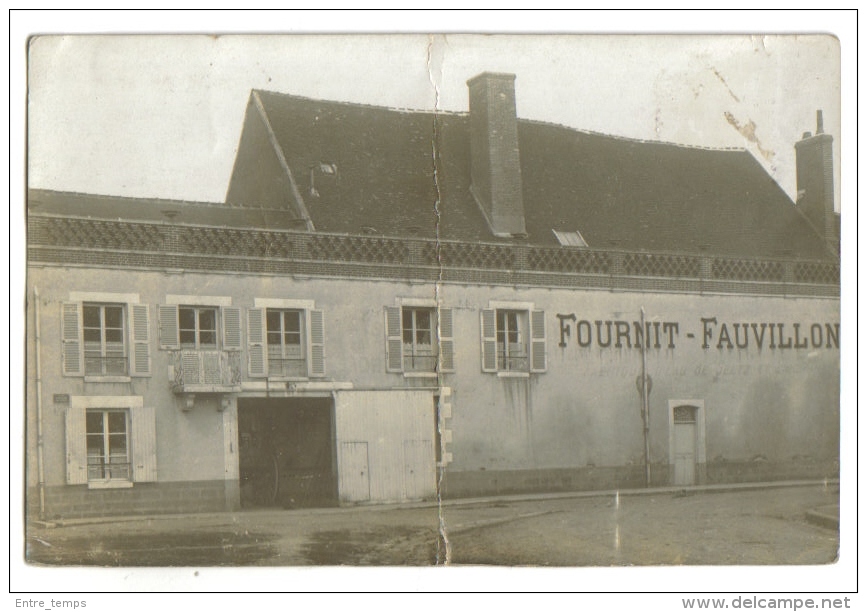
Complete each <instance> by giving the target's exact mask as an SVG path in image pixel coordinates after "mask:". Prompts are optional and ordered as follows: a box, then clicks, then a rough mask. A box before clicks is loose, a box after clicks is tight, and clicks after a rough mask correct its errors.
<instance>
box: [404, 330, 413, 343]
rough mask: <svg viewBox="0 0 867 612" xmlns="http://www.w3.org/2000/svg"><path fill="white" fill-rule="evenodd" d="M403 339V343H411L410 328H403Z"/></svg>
mask: <svg viewBox="0 0 867 612" xmlns="http://www.w3.org/2000/svg"><path fill="white" fill-rule="evenodd" d="M403 341H404V343H405V344H412V329H405V330H403Z"/></svg>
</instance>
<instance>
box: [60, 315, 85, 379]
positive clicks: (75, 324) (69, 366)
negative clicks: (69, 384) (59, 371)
mask: <svg viewBox="0 0 867 612" xmlns="http://www.w3.org/2000/svg"><path fill="white" fill-rule="evenodd" d="M60 338H61V342H62V346H61V354H62V357H61V359H62V360H63V375H64V376H84V342H83V339H82V329H81V304H79V303H72V302H67V303H64V304H63V305H62V312H61V318H60Z"/></svg>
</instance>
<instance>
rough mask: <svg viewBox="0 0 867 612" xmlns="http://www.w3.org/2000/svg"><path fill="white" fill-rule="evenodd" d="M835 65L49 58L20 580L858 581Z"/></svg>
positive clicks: (142, 47)
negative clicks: (510, 575) (477, 573)
mask: <svg viewBox="0 0 867 612" xmlns="http://www.w3.org/2000/svg"><path fill="white" fill-rule="evenodd" d="M840 54H841V51H840V42H839V40H838V39H837V38H835V37H834V36H830V35H826V34H810V35H785V34H775V35H708V34H705V35H577V34H576V35H554V34H534V35H521V34H501V35H478V34H365V35H362V34H343V35H338V34H330V35H301V34H298V35H241V34H225V35H214V36H208V35H168V34H164V35H158V34H148V35H137V36H133V35H54V34H51V35H36V36H33V37H31V38H30V39H29V45H28V63H27V78H28V92H27V93H28V104H27V120H28V131H27V139H28V140H27V146H28V150H27V153H28V156H27V192H26V220H27V228H26V229H27V252H26V256H27V262H26V265H27V277H26V304H27V310H26V402H25V404H26V405H25V412H26V416H25V419H24V420H25V422H26V431H25V434H26V437H25V446H24V454H25V464H26V465H25V468H26V469H25V482H24V483H23V487H22V488H23V490H24V502H25V526H24V530H25V552H24V556H25V559H26V563H27V564H29V565H32V566H34V567H44V566H50V567H58V566H59V567H69V566H86V567H100V568H102V567H212V566H225V567H251V566H252V567H271V568H273V567H296V566H308V565H316V566H401V567H403V566H420V567H426V566H442V565H447V566H457V567H460V566H508V567H513V566H532V567H611V566H614V567H622V566H677V567H680V566H708V565H710V566H779V565H784V566H825V565H828V564H834V563H835V562H837V560H838V554H839V547H840V518H839V517H840V471H841V455H840V448H841V442H840V437H841V401H840V361H841V359H840V346H841V343H843V342H844V336H845V337H848V336H849V335H851V332H850V331H849V330H847V329H845V328H842V329H841V309H840V304H841V302H840V295H841V276H840V264H841V261H840V252H841V250H840V243H841V238H840V237H841V218H845V217H841V215H845V214H846V213H845V212H841V208H845V207H846V206H849V205H850V204H851V203H846V205H845V206H843V205H841V192H842V191H841V183H840V156H841V153H840V151H841V150H840V146H839V144H840V138H841V114H840V95H841V94H840V82H841V72H840ZM14 205H15V203H14V202H13V206H14Z"/></svg>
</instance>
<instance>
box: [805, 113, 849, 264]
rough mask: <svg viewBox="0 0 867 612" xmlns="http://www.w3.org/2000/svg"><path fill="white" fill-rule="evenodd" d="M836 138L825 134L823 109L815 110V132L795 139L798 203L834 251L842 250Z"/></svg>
mask: <svg viewBox="0 0 867 612" xmlns="http://www.w3.org/2000/svg"><path fill="white" fill-rule="evenodd" d="M833 144H834V139H833V137H831V135H830V134H825V130H824V127H823V125H822V111H816V134H815V135H811V134H810V132H804V135H803V137H802V139H801V140H800V141H798V142H796V143H795V155H796V167H797V174H798V201H797V205H798V208H799V209H800V210H801V212H803V213H804V216H805V217H806V218H807V220H808V221H809V222H810V223H811V224H812V225H813V227H814V228H815V230H816V231H817V232H819V234H820V235H821V236H822V238H823V239H824V240H825V244H826V245H827V246H828V247H829V248H830V249H831V250H832V251H833V252H835V253H839V252H840V245H839V238H838V235H837V229H836V216H835V214H834V158H833V150H832V146H833Z"/></svg>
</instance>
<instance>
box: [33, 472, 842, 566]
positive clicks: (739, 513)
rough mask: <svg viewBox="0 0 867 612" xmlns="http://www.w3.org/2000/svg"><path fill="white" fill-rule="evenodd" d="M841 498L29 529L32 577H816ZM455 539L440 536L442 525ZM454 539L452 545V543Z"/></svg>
mask: <svg viewBox="0 0 867 612" xmlns="http://www.w3.org/2000/svg"><path fill="white" fill-rule="evenodd" d="M838 491H839V489H838V487H837V486H836V485H829V486H823V485H810V486H798V487H782V488H766V489H765V488H760V489H753V490H743V491H716V492H685V491H677V490H666V491H657V492H654V493H652V494H647V493H645V494H642V495H635V494H629V493H623V494H621V495H619V496H618V495H615V494H606V495H597V496H578V497H569V498H563V497H552V498H528V499H512V498H508V499H507V498H504V499H495V498H489V499H484V500H472V501H461V502H452V503H448V504H446V505H444V506H443V507H442V512H441V513H440V511H439V510H438V509H437V507H436V506H435V505H423V504H416V505H411V506H388V507H359V508H341V509H336V508H335V509H321V510H268V511H251V512H239V513H224V514H207V515H188V516H172V517H149V518H140V519H134V520H130V519H124V520H111V521H109V520H102V521H87V522H70V523H67V524H60V525H58V526H54V527H47V526H39V525H34V526H32V527H31V528H30V529H29V530H28V533H27V539H26V541H27V556H28V559H29V561H30V562H32V563H41V564H52V565H53V564H64V565H67V564H70V565H105V566H215V565H223V566H242V565H243V566H256V565H260V566H284V565H293V566H294V565H434V564H445V563H451V564H455V565H458V564H491V565H539V566H609V565H669V564H673V565H677V564H696V565H697V564H720V565H731V564H736V565H752V564H758V565H761V564H819V563H829V562H832V561H833V560H834V559H835V558H836V555H837V549H838V532H837V530H835V529H832V528H828V527H827V526H821V525H816V524H814V523H811V522H808V521H807V519H806V514H807V512H808V511H810V510H812V509H815V508H820V507H829V506H831V507H833V505H834V504H838V503H839V493H838ZM441 523H442V525H443V526H444V529H443V530H442V532H441V530H440V524H441ZM441 533H442V534H444V537H443V535H441Z"/></svg>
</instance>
